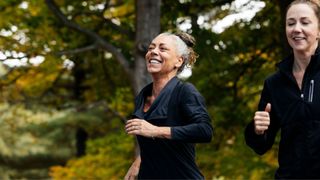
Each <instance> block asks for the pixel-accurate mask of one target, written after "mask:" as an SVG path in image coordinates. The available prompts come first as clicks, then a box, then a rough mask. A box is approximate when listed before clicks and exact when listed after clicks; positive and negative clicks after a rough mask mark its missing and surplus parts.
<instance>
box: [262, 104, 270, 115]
mask: <svg viewBox="0 0 320 180" xmlns="http://www.w3.org/2000/svg"><path fill="white" fill-rule="evenodd" d="M264 111H265V112H268V113H270V112H271V104H270V103H268V104H267V105H266V108H265V110H264Z"/></svg>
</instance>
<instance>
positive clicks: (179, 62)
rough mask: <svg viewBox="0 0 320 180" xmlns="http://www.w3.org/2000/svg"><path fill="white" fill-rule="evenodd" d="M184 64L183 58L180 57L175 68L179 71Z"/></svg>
mask: <svg viewBox="0 0 320 180" xmlns="http://www.w3.org/2000/svg"><path fill="white" fill-rule="evenodd" d="M182 64H183V58H182V57H178V58H177V62H176V63H175V65H174V67H175V68H176V69H178V68H179V67H181V66H182Z"/></svg>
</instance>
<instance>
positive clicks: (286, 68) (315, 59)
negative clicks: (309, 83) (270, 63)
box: [277, 46, 320, 75]
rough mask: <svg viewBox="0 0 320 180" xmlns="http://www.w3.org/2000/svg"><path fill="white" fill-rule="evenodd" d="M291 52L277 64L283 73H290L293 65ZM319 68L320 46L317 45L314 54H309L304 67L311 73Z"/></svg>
mask: <svg viewBox="0 0 320 180" xmlns="http://www.w3.org/2000/svg"><path fill="white" fill-rule="evenodd" d="M293 59H294V57H293V53H291V54H290V55H289V56H288V57H287V58H285V59H284V60H282V61H281V62H280V63H278V64H277V67H278V68H279V70H280V71H281V72H283V73H285V74H287V75H288V74H292V66H293ZM319 69H320V47H319V46H318V47H317V49H316V51H315V53H314V55H312V56H311V60H310V63H309V65H308V67H307V69H306V71H311V72H312V73H313V72H315V71H318V70H319Z"/></svg>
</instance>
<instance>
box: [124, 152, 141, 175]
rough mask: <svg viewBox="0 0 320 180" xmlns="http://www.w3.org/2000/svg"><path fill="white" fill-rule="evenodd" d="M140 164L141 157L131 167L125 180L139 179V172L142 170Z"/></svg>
mask: <svg viewBox="0 0 320 180" xmlns="http://www.w3.org/2000/svg"><path fill="white" fill-rule="evenodd" d="M140 163H141V158H140V155H139V156H138V157H137V158H136V160H135V161H134V162H133V163H132V165H131V167H130V168H129V170H128V172H127V174H126V176H125V177H124V180H135V179H137V177H138V174H139V170H140Z"/></svg>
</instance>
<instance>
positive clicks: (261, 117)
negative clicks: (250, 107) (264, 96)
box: [253, 103, 271, 135]
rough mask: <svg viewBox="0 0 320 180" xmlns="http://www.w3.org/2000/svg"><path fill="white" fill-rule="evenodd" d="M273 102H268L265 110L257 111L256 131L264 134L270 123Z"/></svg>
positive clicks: (255, 117)
mask: <svg viewBox="0 0 320 180" xmlns="http://www.w3.org/2000/svg"><path fill="white" fill-rule="evenodd" d="M270 112H271V104H270V103H268V104H267V106H266V108H265V111H256V113H255V115H254V118H253V120H254V131H255V133H256V134H258V135H262V134H264V132H265V131H266V130H267V129H268V128H269V125H270V115H269V113H270Z"/></svg>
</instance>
